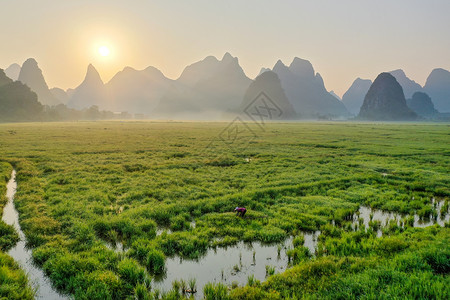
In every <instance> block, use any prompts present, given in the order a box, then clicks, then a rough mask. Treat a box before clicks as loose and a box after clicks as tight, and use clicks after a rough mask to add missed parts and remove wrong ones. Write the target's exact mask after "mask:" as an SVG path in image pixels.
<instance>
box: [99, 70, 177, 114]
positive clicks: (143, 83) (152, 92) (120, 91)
mask: <svg viewBox="0 0 450 300" xmlns="http://www.w3.org/2000/svg"><path fill="white" fill-rule="evenodd" d="M172 83H173V80H171V79H168V78H167V77H165V76H164V74H163V73H162V72H161V71H160V70H158V69H156V68H154V67H148V68H146V69H145V70H141V71H138V70H135V69H133V68H130V67H126V68H124V69H123V70H122V71H120V72H118V73H117V74H116V75H115V76H114V77H113V78H112V79H111V80H110V81H109V82H108V83H107V84H106V90H107V92H108V95H109V100H110V105H109V107H108V109H110V110H112V111H128V112H131V113H141V114H147V115H148V114H151V113H152V112H153V110H154V109H155V107H156V106H157V105H158V103H159V101H160V99H161V98H162V96H163V95H164V94H165V93H166V92H167V91H168V89H169V87H170V86H171V85H172Z"/></svg>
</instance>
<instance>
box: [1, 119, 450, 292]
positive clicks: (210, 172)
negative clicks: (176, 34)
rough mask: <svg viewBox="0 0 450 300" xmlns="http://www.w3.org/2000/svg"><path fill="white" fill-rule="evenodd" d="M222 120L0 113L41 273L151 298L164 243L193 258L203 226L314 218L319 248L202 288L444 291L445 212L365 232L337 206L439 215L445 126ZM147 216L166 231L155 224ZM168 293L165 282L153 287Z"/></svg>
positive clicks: (213, 232) (237, 230)
mask: <svg viewBox="0 0 450 300" xmlns="http://www.w3.org/2000/svg"><path fill="white" fill-rule="evenodd" d="M227 125H228V124H227V123H188V122H186V123H175V122H173V123H170V122H165V123H156V122H155V123H152V122H80V123H29V124H0V154H1V156H0V160H1V161H0V164H2V166H4V167H3V168H4V169H5V170H7V172H6V175H8V174H7V173H8V172H9V171H10V169H8V166H7V165H6V164H5V163H9V164H11V165H12V166H14V167H15V168H16V170H17V172H18V174H17V181H18V191H17V194H16V200H15V201H16V207H17V209H18V211H19V212H20V223H21V227H22V229H23V231H24V232H25V234H26V236H27V239H28V243H29V246H30V247H32V248H33V257H34V259H35V262H36V263H37V264H38V265H39V266H41V267H42V268H43V269H44V271H45V273H46V274H47V275H48V276H49V277H50V279H51V281H52V283H53V284H54V286H55V287H56V288H57V289H59V290H60V291H64V292H65V293H68V294H72V295H74V296H75V298H76V299H123V298H127V297H130V298H132V299H133V298H137V299H152V298H154V297H155V293H154V292H153V291H151V287H150V280H151V277H152V276H154V275H157V274H159V273H161V272H163V269H164V260H165V258H166V257H167V256H171V255H180V256H182V257H185V258H198V257H201V256H202V254H204V253H205V252H206V251H207V250H208V248H209V247H210V246H212V245H213V243H214V241H215V240H217V238H221V239H222V240H223V241H226V242H225V243H224V244H227V243H228V244H232V243H236V242H237V241H239V240H244V241H261V242H267V243H277V242H281V241H283V240H284V239H285V238H287V237H288V236H291V235H294V236H295V235H298V233H299V232H300V231H305V230H319V229H320V230H321V231H322V235H321V239H320V242H319V249H318V255H317V257H313V258H311V257H309V255H305V251H304V249H303V247H302V246H301V245H298V247H296V248H295V249H294V250H293V251H294V252H295V253H294V254H293V256H294V257H295V265H294V266H293V267H292V268H290V269H289V270H288V271H286V272H285V273H283V274H276V275H273V276H271V277H269V278H268V280H267V281H265V282H263V283H261V282H257V281H256V282H255V281H253V280H250V279H249V284H248V285H247V286H245V287H238V288H234V289H232V290H231V291H228V290H227V288H226V287H224V286H222V285H220V284H216V285H214V284H211V285H209V286H207V287H205V293H204V294H205V297H207V298H208V299H228V298H230V299H268V298H272V299H280V298H291V299H299V298H329V299H336V298H342V299H352V298H362V299H365V298H386V299H388V298H389V299H392V298H404V297H406V298H421V297H422V298H436V299H445V298H447V299H448V298H449V297H450V291H449V286H450V280H449V276H448V273H449V271H450V247H449V245H450V243H449V238H450V235H449V228H448V227H449V226H448V223H447V224H446V226H445V227H439V226H437V225H435V226H432V227H428V228H425V229H421V228H411V227H410V226H408V224H407V225H406V226H405V228H401V227H399V226H394V225H392V226H390V227H389V228H387V229H386V230H385V234H384V235H383V237H382V238H377V237H376V230H373V229H372V228H371V229H369V230H368V231H365V230H364V229H361V230H358V231H352V230H351V228H350V227H349V220H348V217H349V216H352V215H353V213H354V212H356V211H357V209H358V207H359V206H360V205H367V206H370V207H373V208H378V209H382V210H387V211H395V212H400V213H402V214H411V215H412V214H415V213H417V214H418V215H419V216H420V217H422V218H429V217H430V215H431V216H433V215H436V214H440V213H441V212H437V211H436V210H434V209H433V206H432V205H431V199H432V198H436V199H437V200H439V201H442V200H443V201H445V205H444V209H443V210H442V213H443V214H444V213H446V212H447V211H448V201H449V195H450V172H449V166H450V147H449V145H450V126H449V125H447V124H395V123H394V124H375V123H374V124H372V123H362V124H357V123H273V124H266V125H265V126H264V128H263V129H264V130H263V129H261V128H259V127H258V126H257V125H255V124H252V125H250V127H249V129H250V130H251V131H244V132H242V133H239V134H238V136H237V137H238V138H236V139H235V137H236V136H234V137H232V138H231V139H230V137H229V136H228V135H226V134H228V132H227V131H225V132H224V131H223V130H224V129H226V127H227ZM224 134H225V135H224ZM224 136H225V138H224ZM211 142H212V143H211ZM4 173H5V172H2V173H0V174H2V176H6V175H5V174H4ZM2 182H3V181H2ZM0 191H1V192H2V195H3V194H4V188H3V187H0ZM236 206H245V207H247V209H248V210H249V211H248V213H247V215H246V216H245V218H237V217H235V215H234V214H233V209H234V208H235V207H236ZM444 210H445V211H444ZM333 220H334V221H335V224H336V227H334V226H332V225H331V222H332V221H333ZM192 221H195V222H196V226H195V228H192V227H191V226H190V222H192ZM160 227H163V228H170V229H171V231H172V232H173V233H172V234H168V235H167V234H163V235H158V236H157V235H156V230H157V228H160ZM106 242H108V243H115V242H121V243H123V245H124V246H125V247H126V248H129V249H130V250H129V251H127V252H126V253H117V252H115V251H113V250H111V249H109V248H108V247H106V245H105V243H106ZM220 295H221V296H220ZM0 296H1V294H0ZM180 297H182V294H181V293H179V290H178V289H177V288H176V287H175V288H174V289H173V290H172V291H170V292H168V293H167V294H164V298H165V299H178V298H180Z"/></svg>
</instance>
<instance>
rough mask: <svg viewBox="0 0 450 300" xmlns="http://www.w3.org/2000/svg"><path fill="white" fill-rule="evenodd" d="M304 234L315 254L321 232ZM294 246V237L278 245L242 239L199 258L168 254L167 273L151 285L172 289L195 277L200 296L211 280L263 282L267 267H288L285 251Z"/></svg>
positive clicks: (161, 288) (307, 245)
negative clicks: (178, 282) (176, 282)
mask: <svg viewBox="0 0 450 300" xmlns="http://www.w3.org/2000/svg"><path fill="white" fill-rule="evenodd" d="M303 235H304V238H305V243H304V245H305V247H307V248H308V249H309V250H310V252H311V253H313V254H314V253H315V251H316V247H317V242H318V240H317V237H318V236H319V235H320V231H315V232H303ZM292 248H294V246H293V237H290V238H288V239H286V240H285V241H284V242H282V243H279V244H272V245H267V244H262V243H260V242H253V243H244V242H239V243H238V244H236V245H233V246H229V247H226V248H215V249H209V250H208V252H207V254H206V255H205V256H203V257H201V258H199V259H198V260H187V259H185V260H183V259H182V258H180V257H178V256H175V257H169V258H167V259H166V270H167V271H166V273H165V274H164V275H163V276H160V277H159V278H155V280H154V282H153V287H152V288H154V289H160V290H161V291H169V290H170V289H171V288H172V282H173V281H175V280H180V279H183V280H185V281H186V282H188V280H189V279H191V278H195V279H196V280H197V293H196V294H195V298H196V299H201V298H202V297H203V286H204V285H205V284H206V283H208V282H215V283H217V282H222V283H224V284H227V285H231V283H233V282H237V283H238V284H239V285H243V284H246V283H247V278H248V277H249V276H251V275H254V276H255V279H257V280H261V281H263V280H264V279H265V278H266V266H270V267H274V268H275V273H280V272H283V271H285V270H286V269H287V268H288V266H289V260H288V256H287V255H286V251H287V250H289V249H292Z"/></svg>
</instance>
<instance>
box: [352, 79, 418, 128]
mask: <svg viewBox="0 0 450 300" xmlns="http://www.w3.org/2000/svg"><path fill="white" fill-rule="evenodd" d="M358 118H359V119H364V120H378V121H397V120H398V121H400V120H415V119H416V118H417V115H416V113H414V112H413V111H411V109H409V108H408V106H407V105H406V100H405V95H404V94H403V88H402V87H401V85H400V84H399V83H398V82H397V80H396V79H395V77H394V76H392V75H391V74H389V73H381V74H380V75H378V77H377V78H376V79H375V81H374V82H373V84H372V85H371V86H370V88H369V91H368V92H367V94H366V97H365V98H364V102H363V105H362V106H361V110H360V112H359V115H358Z"/></svg>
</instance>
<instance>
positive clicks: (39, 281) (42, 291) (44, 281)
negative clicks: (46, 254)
mask: <svg viewBox="0 0 450 300" xmlns="http://www.w3.org/2000/svg"><path fill="white" fill-rule="evenodd" d="M6 188H7V190H6V197H7V199H8V202H7V204H6V205H5V207H4V209H3V216H2V220H3V221H4V222H5V223H6V224H9V225H12V226H14V229H15V230H16V231H17V233H18V234H19V238H20V240H19V242H18V243H17V244H16V246H15V247H14V248H12V249H11V250H9V252H8V254H9V255H10V256H11V257H12V258H14V260H15V261H16V262H17V263H18V264H19V265H20V267H21V268H22V269H23V270H25V272H26V273H27V275H28V278H29V279H30V282H31V284H32V285H33V287H34V288H36V290H37V291H36V299H45V300H56V299H69V298H68V297H65V296H62V295H60V294H59V293H58V292H57V291H55V290H54V289H53V287H52V285H51V283H50V280H49V279H48V278H47V277H45V275H44V272H43V271H42V270H41V269H39V268H37V267H36V266H35V265H34V264H33V258H32V256H31V250H29V249H27V248H26V246H25V244H26V238H25V235H24V233H23V231H22V230H21V229H20V225H19V213H18V212H17V210H16V208H15V207H14V195H15V194H16V188H17V183H16V171H15V170H13V172H12V174H11V179H10V180H9V182H8V184H7V186H6Z"/></svg>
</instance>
